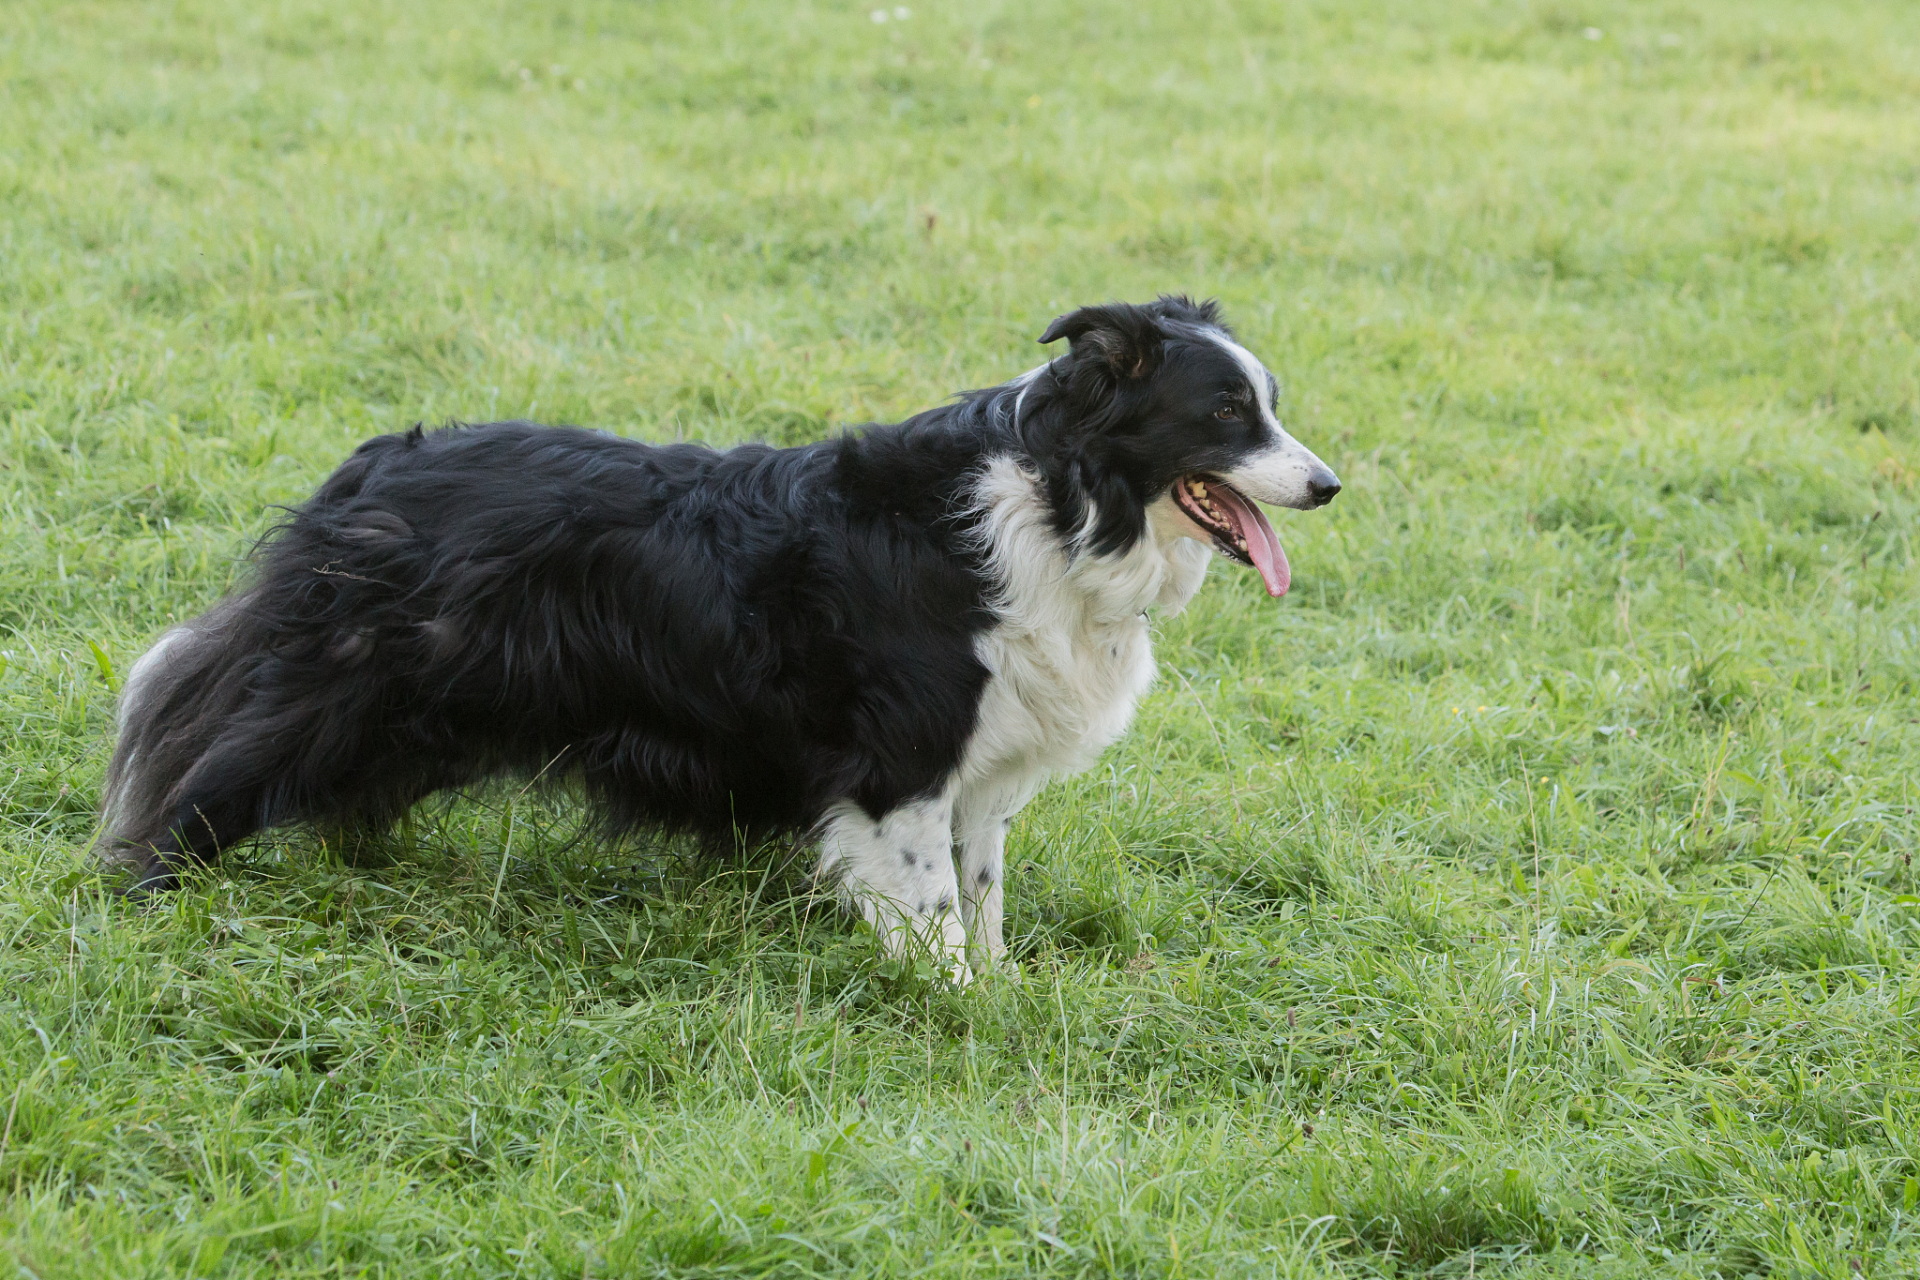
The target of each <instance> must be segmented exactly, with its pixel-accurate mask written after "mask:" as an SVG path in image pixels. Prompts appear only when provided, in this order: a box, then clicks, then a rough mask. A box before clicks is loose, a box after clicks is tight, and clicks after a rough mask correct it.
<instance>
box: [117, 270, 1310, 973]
mask: <svg viewBox="0 0 1920 1280" xmlns="http://www.w3.org/2000/svg"><path fill="white" fill-rule="evenodd" d="M1061 338H1066V339H1069V340H1070V341H1071V349H1070V352H1069V353H1068V354H1066V355H1064V356H1061V357H1060V358H1058V359H1055V360H1052V361H1049V362H1048V363H1047V364H1045V365H1042V366H1041V367H1039V368H1037V369H1035V370H1033V371H1032V372H1030V373H1027V374H1025V375H1024V376H1022V377H1020V378H1016V379H1015V380H1014V381H1012V382H1009V383H1007V384H1005V385H1003V386H998V387H993V388H990V389H988V390H984V391H974V392H969V393H967V394H965V395H962V396H960V397H958V398H957V399H956V401H955V402H954V403H952V404H949V405H947V406H945V407H942V408H938V409H932V410H929V411H927V412H925V413H922V414H919V415H918V416H916V417H913V418H909V419H908V420H907V421H905V422H902V423H899V424H898V425H894V426H875V427H869V428H867V429H865V430H863V431H860V432H857V433H854V434H849V435H845V436H842V437H841V438H839V439H835V440H827V441H823V442H820V443H818V444H812V445H807V446H804V447H801V448H796V449H773V448H769V447H766V446H762V445H743V446H741V447H739V448H735V449H729V450H726V451H715V450H712V449H708V448H704V447H700V446H696V445H691V444H673V445H658V446H655V445H645V444H638V443H635V442H633V441H631V440H623V439H619V438H617V437H614V436H610V435H604V434H600V433H597V432H590V431H582V430H574V429H566V428H553V427H541V426H534V425H531V424H527V423H519V422H504V423H496V424H493V425H488V426H475V427H455V428H451V429H448V430H442V431H431V432H423V431H422V430H420V429H419V428H418V427H416V428H414V429H413V430H412V431H409V432H407V433H405V434H403V435H390V436H381V437H379V438H377V439H374V440H370V441H368V442H367V443H366V444H363V445H361V446H360V448H359V449H358V450H356V451H355V453H354V454H353V456H352V457H351V458H349V459H348V460H347V461H346V462H345V463H344V464H343V465H342V466H341V467H340V469H339V470H338V471H336V472H334V474H333V475H332V476H331V477H329V478H328V480H327V481H326V483H325V484H323V485H321V487H320V490H319V492H317V493H316V494H314V496H313V497H312V498H311V499H309V500H308V501H307V502H306V503H305V504H304V505H302V506H300V507H298V508H297V509H295V510H294V511H293V513H292V515H291V517H290V518H289V519H288V521H287V522H286V523H285V524H284V525H283V526H282V527H281V528H279V529H278V530H277V531H275V532H274V533H273V534H272V535H271V536H270V537H269V538H268V539H267V540H266V541H265V542H263V544H262V546H261V548H260V550H259V551H258V553H257V556H256V559H257V562H258V563H257V572H256V573H255V575H254V578H253V581H252V583H251V585H248V586H246V587H244V588H243V589H240V590H238V591H236V592H235V593H234V594H232V595H229V596H228V597H227V598H226V599H224V600H222V601H221V602H220V603H219V604H217V605H215V606H214V607H213V608H212V609H211V610H210V611H209V612H207V613H206V614H204V615H203V616H201V617H199V618H196V619H194V620H193V621H191V622H187V623H184V624H182V625H180V626H177V627H175V628H173V629H172V630H170V631H168V632H167V633H166V634H165V635H163V636H161V637H160V640H159V642H158V643H157V644H155V645H154V646H153V648H152V649H151V650H149V651H148V652H147V654H146V655H145V656H144V657H143V658H141V659H140V661H139V663H138V664H137V665H136V666H135V667H134V668H133V670H132V671H131V673H129V675H128V677H127V681H126V687H125V690H124V691H123V693H122V695H121V704H120V722H121V733H120V741H119V745H118V748H117V750H116V751H115V754H114V757H113V760H112V763H111V765H110V767H109V771H108V776H107V790H106V803H105V811H106V813H105V818H106V831H107V838H108V839H109V840H110V841H111V842H112V845H113V847H114V849H115V850H116V851H117V853H118V855H119V857H120V859H121V860H123V861H128V862H132V863H133V864H135V865H136V866H137V867H138V869H139V871H140V873H141V874H140V879H139V882H138V883H139V888H141V889H146V890H152V889H160V888H168V887H171V886H173V885H174V884H176V883H177V881H178V877H179V875H180V873H181V871H182V870H183V869H184V868H185V867H186V866H187V865H189V864H191V863H193V862H202V861H207V860H209V859H211V858H213V857H216V856H217V855H218V854H219V852H220V850H221V849H223V848H226V847H228V846H231V845H233V844H234V843H235V842H237V841H240V840H243V839H244V838H246V837H248V836H250V835H252V834H253V833H255V832H257V831H259V830H261V829H263V828H267V827H274V826H279V825H282V824H287V823H293V822H303V821H306V822H323V823H328V824H349V825H357V826H374V827H377V826H379V825H381V824H384V823H387V822H390V821H392V820H393V819H395V818H396V817H397V816H398V815H400V814H401V813H403V812H404V811H405V810H406V809H407V808H408V807H409V806H410V805H412V804H414V803H415V802H416V801H418V800H420V799H421V798H422V797H424V796H426V795H428V794H429V793H431V792H433V791H437V790H439V789H441V788H444V787H453V786H459V785H461V784H466V783H471V782H474V781H477V780H480V779H483V778H486V777H489V776H493V775H498V774H502V773H510V772H515V771H518V772H522V773H523V774H532V773H540V774H544V775H545V776H546V777H548V778H553V777H557V776H562V775H565V776H569V777H571V778H573V779H576V780H577V781H578V783H579V784H581V785H582V786H583V787H584V788H585V789H586V790H587V791H588V792H589V793H590V794H591V795H593V796H594V797H595V798H596V799H597V800H598V801H599V802H601V803H602V804H603V805H604V806H605V808H606V810H607V811H608V814H609V816H610V818H611V819H612V820H613V821H614V822H615V823H616V824H619V825H623V826H636V825H650V826H659V827H670V828H679V829H690V830H693V831H696V832H700V833H703V834H705V835H708V836H711V837H715V838H721V839H724V838H730V837H732V836H733V835H735V834H736V833H740V832H772V831H778V830H788V831H806V832H811V833H814V834H815V835H817V837H818V839H819V841H820V844H821V849H822V853H821V860H820V868H821V870H822V872H824V873H829V874H831V875H833V876H836V877H837V878H838V881H839V883H840V884H841V885H842V886H843V888H844V890H845V892H846V893H847V894H848V895H849V897H850V898H851V899H852V900H853V901H855V902H857V903H858V904H859V906H860V909H861V910H862V911H863V912H864V913H865V914H866V916H867V918H868V919H869V920H870V921H872V923H873V924H874V927H875V928H876V930H878V931H879V933H880V934H881V935H882V936H883V937H885V938H888V939H889V940H890V945H892V946H893V947H895V948H899V947H904V946H906V945H908V944H909V942H910V941H911V940H912V939H914V938H919V939H921V940H923V941H924V942H926V943H928V944H930V945H931V946H933V947H934V948H935V949H936V950H937V952H938V953H939V954H940V955H941V956H942V957H943V958H944V961H945V962H946V963H948V964H950V965H951V966H952V967H953V972H954V973H955V975H956V976H957V977H959V978H960V979H962V980H964V979H965V977H967V976H968V974H969V973H970V972H971V971H970V969H969V968H968V959H969V956H968V950H967V945H968V939H969V938H971V939H972V942H973V946H974V948H975V952H974V954H973V956H972V959H973V960H975V961H980V960H982V959H993V958H997V957H998V956H999V955H1000V954H1001V953H1002V951H1003V950H1004V946H1005V944H1004V943H1003V941H1002V939H1001V881H1002V877H1003V866H1002V847H1003V842H1004V840H1005V835H1006V830H1007V827H1008V826H1009V824H1010V823H1011V821H1012V819H1013V816H1014V815H1015V814H1016V813H1018V812H1019V811H1020V809H1021V807H1022V806H1023V805H1025V804H1026V803H1027V801H1028V800H1029V799H1031V798H1032V796H1033V795H1034V793H1035V792H1036V791H1037V790H1038V789H1039V788H1040V787H1041V786H1042V784H1044V783H1045V781H1046V780H1047V778H1048V777H1049V776H1051V775H1054V774H1058V773H1062V772H1068V771H1074V770H1079V769H1083V768H1085V767H1086V766H1087V765H1089V764H1090V763H1092V761H1093V760H1094V758H1095V757H1096V756H1097V755H1098V754H1099V753H1100V751H1101V750H1102V749H1103V748H1104V747H1106V746H1107V744H1109V743H1111V742H1112V741H1113V740H1114V739H1115V738H1117V737H1118V736H1119V735H1120V734H1121V732H1122V731H1123V730H1124V729H1125V728H1126V726H1127V722H1128V721H1129V719H1130V718H1131V717H1132V715H1133V711H1134V704H1135V703H1136V701H1137V700H1138V699H1139V697H1140V695H1141V693H1142V691H1144V690H1145V688H1146V687H1147V685H1148V683H1149V682H1150V681H1151V680H1152V678H1153V674H1154V664H1153V654H1152V651H1151V647H1150V640H1149V633H1148V625H1147V610H1148V609H1149V608H1154V607H1158V608H1160V609H1162V610H1166V611H1169V612H1171V611H1177V610H1179V609H1181V608H1182V607H1184V606H1185V604H1186V603H1187V601H1188V599H1189V598H1191V597H1192V595H1193V593H1194V592H1195V591H1196V590H1197V589H1198V588H1199V585H1200V580H1201V577H1202V576H1203V575H1204V574H1205V572H1206V568H1207V563H1208V560H1209V558H1210V557H1211V555H1212V554H1213V553H1214V552H1216V551H1217V552H1219V553H1220V554H1222V555H1224V556H1226V557H1227V558H1228V559H1231V560H1235V561H1238V562H1239V563H1241V564H1246V565H1251V566H1252V567H1253V568H1254V569H1256V570H1257V571H1258V572H1259V574H1260V577H1261V580H1262V581H1263V582H1264V583H1265V584H1266V589H1267V591H1268V593H1269V594H1271V595H1275V596H1278V595H1281V594H1283V593H1284V592H1285V591H1286V590H1287V584H1288V578H1289V571H1288V567H1287V559H1286V556H1285V554H1284V553H1283V552H1282V551H1281V549H1280V542H1279V539H1278V538H1276V537H1275V536H1274V532H1273V528H1272V526H1271V525H1269V524H1268V522H1267V518H1266V517H1265V516H1264V515H1263V514H1262V513H1261V511H1260V508H1259V507H1258V506H1256V505H1255V504H1256V502H1265V503H1270V504H1273V505H1276V506H1284V507H1299V508H1310V507H1317V506H1320V505H1322V504H1324V503H1325V502H1327V501H1328V500H1329V499H1331V498H1332V497H1333V495H1334V494H1336V493H1338V492H1339V490H1340V482H1339V481H1338V480H1337V479H1335V478H1334V475H1333V473H1332V472H1331V471H1330V470H1328V469H1327V467H1326V466H1325V465H1324V464H1323V463H1321V461H1320V460H1319V459H1318V458H1316V457H1314V455H1313V454H1312V453H1310V452H1308V451H1307V450H1306V449H1305V448H1303V447H1301V446H1300V445H1299V444H1298V443H1296V442H1295V441H1294V440H1293V438H1292V437H1290V436H1289V435H1288V434H1287V433H1286V431H1284V430H1283V429H1282V428H1281V425H1280V423H1279V421H1278V420H1277V418H1276V416H1275V412H1274V397H1275V383H1274V380H1273V376H1272V375H1271V374H1270V373H1268V372H1267V370H1266V368H1265V367H1264V366H1263V365H1262V364H1261V363H1260V362H1259V361H1258V360H1256V359H1255V358H1254V357H1253V356H1252V355H1251V354H1249V353H1248V352H1247V350H1246V349H1245V348H1243V347H1242V346H1240V345H1239V343H1237V342H1236V341H1235V340H1234V338H1233V336H1232V334H1231V333H1230V332H1229V331H1228V330H1227V329H1226V327H1225V326H1224V325H1223V324H1222V323H1221V321H1220V317H1219V311H1218V308H1217V306H1216V305H1215V304H1213V303H1205V304H1200V305H1196V304H1194V303H1192V302H1190V301H1188V300H1187V299H1185V298H1178V297H1164V298H1161V299H1159V300H1158V301H1156V302H1153V303H1150V304H1148V305H1146V306H1125V305H1114V306H1102V307H1087V308H1084V309H1082V310H1079V311H1075V312H1074V313H1072V314H1071V315H1067V316H1063V317H1061V318H1060V319H1058V320H1056V321H1054V323H1053V324H1052V325H1051V326H1049V327H1048V329H1047V331H1046V333H1045V334H1044V335H1042V337H1041V339H1040V341H1041V342H1043V343H1051V342H1055V341H1057V340H1059V339H1061ZM956 842H957V844H958V853H959V868H958V874H957V875H956V870H955V865H954V847H955V844H956Z"/></svg>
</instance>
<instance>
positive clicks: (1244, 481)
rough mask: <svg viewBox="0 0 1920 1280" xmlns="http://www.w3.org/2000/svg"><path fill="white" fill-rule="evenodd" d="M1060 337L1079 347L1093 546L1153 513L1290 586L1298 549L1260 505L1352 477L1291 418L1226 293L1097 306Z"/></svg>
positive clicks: (1277, 585)
mask: <svg viewBox="0 0 1920 1280" xmlns="http://www.w3.org/2000/svg"><path fill="white" fill-rule="evenodd" d="M1060 338H1069V339H1071V340H1072V343H1073V347H1072V354H1071V355H1070V356H1069V357H1068V359H1067V361H1065V362H1060V363H1059V364H1057V365H1056V367H1055V376H1056V377H1057V378H1058V379H1059V380H1060V382H1061V385H1062V387H1063V389H1064V390H1065V391H1066V394H1067V398H1068V401H1069V403H1070V405H1071V407H1072V409H1073V411H1074V414H1075V417H1076V418H1077V419H1078V421H1079V422H1080V423H1081V424H1082V427H1081V429H1080V430H1079V431H1078V432H1077V433H1076V434H1075V437H1074V438H1072V439H1070V440H1068V441H1064V442H1063V443H1064V444H1066V445H1067V446H1068V447H1067V453H1068V455H1069V456H1070V458H1071V459H1072V461H1071V463H1070V469H1077V470H1078V471H1079V472H1080V475H1079V476H1078V483H1079V487H1081V488H1083V489H1084V490H1085V491H1086V494H1087V498H1088V499H1089V500H1090V501H1091V502H1092V504H1093V508H1094V520H1095V525H1094V531H1093V538H1092V542H1093V546H1094V549H1095V550H1096V551H1113V550H1122V549H1124V548H1125V547H1127V546H1130V545H1131V544H1132V543H1133V542H1134V541H1135V540H1137V539H1138V538H1139V537H1140V536H1141V535H1142V534H1143V533H1144V532H1145V526H1146V525H1147V524H1149V523H1151V524H1152V526H1153V527H1154V528H1155V529H1156V530H1157V531H1159V532H1160V533H1162V534H1170V535H1173V536H1183V537H1191V538H1197V539H1199V540H1201V541H1203V542H1207V543H1210V544H1211V545H1212V546H1213V547H1214V548H1215V549H1216V550H1218V551H1219V552H1220V553H1221V554H1222V555H1224V556H1226V557H1227V558H1228V559H1231V560H1235V561H1238V562H1239V563H1241V564H1245V565H1251V566H1253V567H1254V568H1256V569H1258V570H1259V572H1260V577H1261V580H1262V581H1263V582H1264V583H1265V584H1266V588H1267V592H1268V594H1270V595H1275V596H1278V595H1283V594H1285V592H1286V590H1287V586H1288V584H1289V582H1290V580H1291V574H1290V571H1289V568H1288V565H1287V557H1286V553H1285V552H1284V551H1282V550H1281V547H1280V540H1279V538H1278V537H1277V536H1276V535H1275V534H1274V531H1273V526H1272V525H1271V524H1269V523H1268V522H1267V518H1266V516H1265V515H1264V514H1263V513H1262V512H1261V511H1260V508H1259V507H1258V506H1257V505H1255V504H1256V503H1261V502H1264V503H1267V504H1269V505H1272V506H1277V507H1295V508H1299V509H1302V510H1306V509H1310V508H1313V507H1320V506H1325V505H1326V504H1327V503H1328V502H1330V501H1332V500H1333V496H1334V495H1335V494H1337V493H1339V492H1340V481H1339V479H1338V478H1337V477H1336V476H1335V475H1334V474H1333V472H1332V470H1331V469H1329V468H1328V467H1327V465H1326V464H1325V463H1324V462H1322V461H1320V459H1319V458H1317V457H1315V456H1314V455H1313V454H1312V453H1311V452H1310V451H1308V450H1307V448H1306V447H1305V446H1303V445H1302V444H1300V442H1299V441H1297V440H1295V439H1294V438H1293V437H1292V436H1290V435H1288V434H1287V432H1286V429H1285V428H1284V427H1282V426H1281V425H1280V419H1279V417H1278V415H1277V413H1276V408H1275V400H1276V395H1277V392H1278V384H1277V383H1276V382H1275V380H1274V377H1273V375H1272V374H1271V373H1269V372H1268V371H1267V368H1266V366H1265V365H1263V364H1261V363H1260V361H1259V360H1257V359H1256V358H1255V357H1254V356H1253V354H1252V353H1251V352H1249V351H1248V350H1247V349H1246V348H1245V347H1242V346H1241V345H1240V344H1239V343H1238V342H1236V341H1235V340H1234V338H1233V335H1232V334H1231V333H1230V332H1229V331H1228V330H1227V329H1226V327H1225V326H1224V325H1222V324H1221V323H1220V319H1219V312H1218V309H1217V308H1216V307H1215V305H1214V304H1213V303H1206V304H1204V305H1195V304H1194V303H1192V302H1189V301H1187V300H1186V299H1184V298H1161V299H1160V300H1158V301H1157V302H1153V303H1150V304H1148V305H1146V306H1125V305H1116V306H1105V307H1085V308H1082V309H1081V310H1079V311H1076V312H1073V313H1072V314H1071V315H1066V316H1062V317H1061V318H1060V319H1058V320H1056V321H1054V323H1053V324H1052V325H1051V326H1050V327H1049V328H1048V329H1047V332H1046V333H1045V334H1044V335H1042V337H1041V339H1040V340H1041V341H1042V342H1053V341H1056V340H1058V339H1060Z"/></svg>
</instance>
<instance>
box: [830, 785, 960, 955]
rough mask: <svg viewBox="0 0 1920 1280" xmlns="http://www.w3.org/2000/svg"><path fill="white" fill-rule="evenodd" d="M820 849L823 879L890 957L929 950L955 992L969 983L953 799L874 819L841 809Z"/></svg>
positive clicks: (853, 808) (854, 808)
mask: <svg viewBox="0 0 1920 1280" xmlns="http://www.w3.org/2000/svg"><path fill="white" fill-rule="evenodd" d="M820 844H821V856H820V873H821V875H823V876H825V875H833V874H837V875H838V876H839V877H840V883H841V886H842V888H843V889H844V890H845V892H846V894H847V896H848V897H850V898H851V899H852V900H853V901H854V903H855V904H856V905H857V906H858V907H859V908H860V912H861V914H862V915H864V916H865V917H866V918H867V921H868V923H870V924H871V925H872V926H873V928H874V932H875V933H877V934H879V935H880V939H881V943H882V945H884V946H885V947H886V949H887V952H888V954H890V955H895V956H900V955H906V954H909V953H911V952H912V951H913V950H915V949H916V948H922V947H924V948H926V949H928V950H930V951H932V952H933V954H934V957H935V959H936V961H937V962H938V963H939V964H940V965H941V966H942V967H943V968H944V969H945V970H946V972H947V974H948V976H949V977H950V978H952V980H953V981H954V983H955V984H957V985H964V984H965V983H967V982H969V981H971V980H972V978H973V971H972V969H971V968H969V967H968V965H967V934H966V929H965V927H964V926H963V925H962V924H961V921H960V886H959V882H958V881H957V880H956V879H955V876H954V871H953V803H952V800H951V799H950V798H949V797H948V796H945V795H941V796H934V797H929V798H925V799H920V800H913V801H909V802H907V803H906V804H903V805H899V806H898V807H896V808H894V809H892V810H890V811H889V812H887V813H884V814H882V815H880V817H879V818H877V819H876V818H874V817H872V816H870V815H869V814H868V813H867V812H866V811H865V810H863V809H861V808H860V807H859V806H858V805H855V804H850V803H845V804H840V805H837V806H835V807H834V809H833V810H832V811H831V812H830V813H829V814H828V816H827V820H826V822H825V824H824V827H823V829H822V836H821V842H820Z"/></svg>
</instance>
